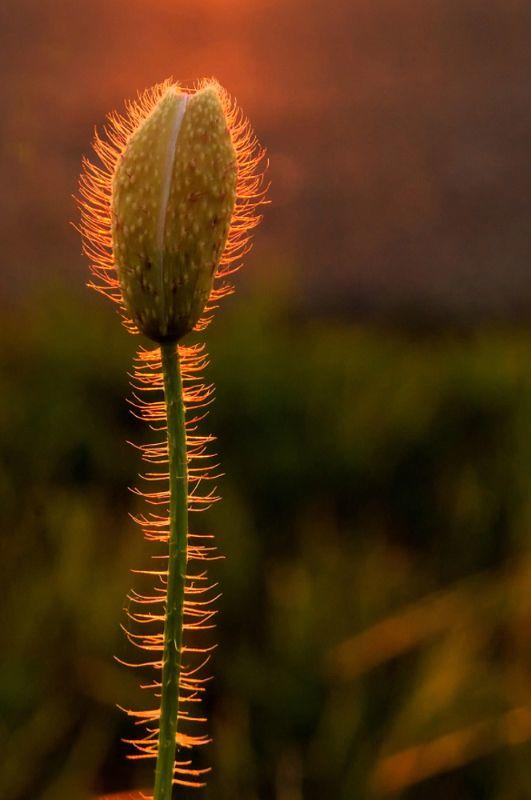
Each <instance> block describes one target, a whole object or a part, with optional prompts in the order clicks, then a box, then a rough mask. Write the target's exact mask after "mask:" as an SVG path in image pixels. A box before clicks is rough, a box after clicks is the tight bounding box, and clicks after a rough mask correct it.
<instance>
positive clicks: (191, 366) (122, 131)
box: [79, 81, 265, 786]
mask: <svg viewBox="0 0 531 800" xmlns="http://www.w3.org/2000/svg"><path fill="white" fill-rule="evenodd" d="M207 83H208V81H203V82H201V83H199V84H198V85H197V87H195V89H194V90H197V89H201V88H203V87H204V86H205V85H206V84H207ZM171 85H172V82H171V81H165V82H164V83H161V84H159V85H157V86H155V87H154V88H153V89H150V90H148V91H146V92H144V93H143V94H141V95H139V97H138V99H137V100H135V101H133V102H130V103H127V104H126V112H125V114H124V115H120V114H118V113H112V114H110V116H109V117H108V124H107V126H106V128H105V131H104V136H100V135H99V134H98V133H96V134H95V137H94V150H95V152H96V155H97V156H98V159H99V161H100V162H101V163H100V165H98V164H93V163H92V162H90V161H89V160H88V159H84V161H83V173H82V176H81V180H80V189H79V194H80V198H79V205H80V209H81V224H80V232H81V234H82V237H83V247H84V252H85V254H86V255H87V256H88V258H89V260H90V263H91V272H92V280H91V282H90V284H89V286H91V287H92V288H94V289H96V291H98V292H100V293H101V294H103V295H105V296H106V297H109V298H110V299H111V300H112V301H113V302H114V303H116V304H117V305H118V307H119V308H120V311H121V313H122V318H123V321H124V324H125V326H126V327H127V329H128V330H129V331H130V332H132V333H137V330H136V328H135V326H134V324H133V323H132V321H131V320H130V319H128V318H127V314H126V310H125V306H124V302H123V298H122V293H121V289H120V284H119V281H118V276H117V273H116V269H115V265H114V258H113V252H112V237H111V199H112V198H111V194H112V179H113V175H114V172H115V169H116V165H117V164H118V161H119V159H120V157H121V154H122V152H123V150H124V148H125V147H126V145H127V143H128V141H129V138H130V137H131V135H132V134H133V133H134V132H135V130H136V129H137V127H138V126H139V125H140V124H141V123H142V122H143V121H144V120H145V118H146V117H147V115H148V114H149V113H150V112H151V110H152V109H153V107H154V105H155V104H156V103H157V102H158V100H159V99H160V98H161V96H162V95H163V94H164V92H165V91H166V90H167V89H168V87H169V86H171ZM187 91H189V90H187ZM192 91H193V90H192ZM219 91H220V95H221V98H222V102H223V106H224V110H225V113H226V117H227V120H228V124H229V129H230V133H231V137H232V140H233V144H234V147H235V151H236V157H237V176H238V177H237V196H236V204H235V209H234V212H233V215H232V219H231V225H230V229H229V234H228V238H227V243H226V246H225V249H224V252H223V255H222V257H221V261H220V264H219V267H218V269H217V272H216V275H215V279H214V286H213V289H212V292H211V295H210V298H209V302H208V305H207V307H206V309H205V312H204V314H203V316H202V318H201V319H200V320H199V322H198V323H197V325H196V327H195V330H196V331H202V330H204V329H205V328H206V327H207V326H208V324H209V322H210V320H211V319H212V316H213V313H214V310H215V309H216V308H217V305H218V303H219V301H220V300H221V299H222V298H223V297H225V296H226V295H228V294H230V293H231V292H232V291H233V287H232V285H231V284H230V283H228V282H227V278H228V276H229V275H231V274H232V273H233V272H235V271H236V270H237V269H239V267H240V266H241V260H242V258H243V256H245V255H246V253H248V251H249V249H250V234H251V231H252V229H253V228H254V227H256V225H257V224H258V222H259V221H260V217H259V216H258V215H257V213H256V208H257V206H258V205H259V204H262V203H264V202H265V200H264V194H265V187H264V184H263V174H262V171H261V170H260V168H259V165H260V163H261V162H262V160H263V158H264V151H263V150H262V149H261V148H260V147H259V146H258V144H257V141H256V139H255V137H254V135H253V133H252V130H251V127H250V125H249V123H248V121H247V120H246V119H245V118H244V116H243V115H242V113H241V111H240V110H239V109H238V108H237V106H236V105H235V104H234V103H233V102H232V101H231V99H230V98H229V96H228V95H227V93H226V92H224V91H223V90H222V89H221V88H220V89H219ZM179 353H180V357H181V369H182V378H183V385H184V404H185V408H186V441H187V456H188V470H189V479H188V510H189V511H202V510H204V509H206V508H209V507H210V506H211V505H212V504H213V503H215V502H216V501H217V500H219V496H218V494H217V492H216V488H215V485H214V486H213V488H210V489H206V490H204V491H203V486H209V484H211V483H212V482H213V481H214V482H215V481H216V479H217V478H218V477H219V468H218V465H217V464H216V463H215V461H214V460H213V459H214V458H215V456H214V455H212V454H210V453H209V452H208V447H209V445H211V444H212V442H213V441H214V437H212V436H210V435H201V434H199V433H198V431H197V427H198V424H199V423H200V422H201V421H202V420H203V419H204V417H205V416H206V413H207V412H206V411H205V410H204V409H205V408H206V407H207V406H208V405H209V404H210V403H211V402H212V400H213V392H214V387H213V386H212V385H210V384H205V383H203V382H202V380H201V374H202V371H203V369H204V367H205V366H206V365H207V363H208V358H207V355H206V351H205V348H204V346H203V345H202V344H195V345H191V346H179ZM131 385H132V389H133V393H132V397H131V399H130V403H131V408H132V413H133V414H134V415H135V416H136V417H137V418H139V419H141V420H143V421H144V422H146V423H147V424H148V425H149V427H150V428H151V429H152V430H154V431H156V432H158V433H159V435H160V438H159V439H158V440H157V441H155V442H154V443H150V444H142V445H139V446H138V445H135V446H136V447H138V449H139V450H140V452H141V454H142V459H143V460H144V462H146V463H147V464H148V465H149V467H150V469H149V471H147V472H146V474H144V475H141V476H140V480H141V482H142V484H147V485H146V487H145V488H137V487H135V488H133V489H132V491H133V492H134V493H135V494H137V495H139V496H141V497H142V498H143V499H144V501H145V502H146V503H147V505H148V506H149V507H150V508H154V510H152V511H149V512H147V513H145V514H140V515H137V516H135V517H133V519H134V521H135V522H136V523H137V524H138V525H139V526H140V528H141V529H142V532H143V535H144V536H145V538H146V539H147V540H148V541H150V542H156V543H167V542H168V541H169V524H170V523H169V514H168V509H167V506H168V501H169V488H168V481H169V474H168V445H167V438H166V404H165V400H164V384H163V376H162V363H161V355H160V350H159V348H155V349H147V348H144V347H140V348H139V351H138V354H137V357H136V359H135V364H134V372H133V375H132V381H131ZM157 484H158V486H157ZM166 558H167V557H166V556H162V557H161V556H160V555H159V556H153V560H154V563H153V568H151V569H143V570H136V571H135V572H136V573H137V574H141V575H145V576H149V577H150V578H152V579H153V580H154V587H153V590H152V593H151V594H147V595H146V594H141V593H138V592H136V591H132V592H131V593H130V594H129V596H128V601H129V604H130V608H128V609H127V610H126V613H127V617H128V619H129V621H130V623H131V624H132V625H133V626H135V627H136V628H139V629H140V631H135V630H129V629H126V628H125V627H124V632H125V635H126V636H127V639H128V640H129V642H130V643H131V644H132V645H133V646H134V647H135V648H136V649H138V650H140V651H141V652H142V653H144V654H146V653H147V654H148V658H147V659H145V658H144V659H142V660H141V661H140V662H138V663H136V664H127V666H132V667H142V668H151V669H152V670H153V671H154V673H155V675H154V677H153V680H152V681H151V682H149V683H147V684H145V685H143V686H142V688H144V689H147V690H148V691H151V692H152V693H154V695H155V697H158V690H159V689H160V685H161V684H160V681H159V679H158V674H159V673H160V671H161V668H162V652H163V649H164V634H163V629H164V621H165V610H164V602H165V597H166V584H167V574H168V572H167V568H166ZM216 558H220V556H219V555H217V554H216V548H215V547H214V545H213V537H212V535H211V534H204V533H199V534H198V533H190V534H189V535H188V547H187V564H188V572H187V575H186V581H185V589H184V606H183V647H182V651H181V655H182V665H181V674H180V679H179V713H178V720H179V730H178V733H177V745H178V748H191V747H195V746H200V745H204V744H207V743H208V742H209V741H210V740H209V738H208V736H207V735H205V734H201V733H197V732H196V728H197V726H198V725H202V724H204V723H205V721H206V720H205V718H204V716H203V715H201V714H198V713H192V712H191V711H190V710H188V707H191V708H192V709H193V708H195V707H196V705H197V704H198V703H200V702H201V698H202V696H203V695H204V692H205V690H206V684H207V682H208V680H209V678H208V677H204V675H203V671H204V668H205V667H206V666H207V664H208V662H209V660H210V657H211V653H212V651H213V650H214V646H205V645H203V644H202V643H197V642H196V641H195V636H196V634H197V632H200V631H205V630H211V629H212V628H214V618H215V615H216V611H215V609H214V608H213V604H214V603H215V601H216V600H217V599H218V597H219V593H218V592H217V591H216V584H212V583H210V582H209V581H208V577H207V574H206V571H205V569H204V567H205V564H206V562H208V561H212V560H213V559H216ZM152 609H153V610H152ZM120 663H122V664H125V663H126V662H123V661H121V662H120ZM126 712H127V713H128V714H129V716H130V717H131V718H132V719H133V720H134V721H135V725H138V726H139V727H140V728H141V729H142V733H141V734H140V735H139V736H138V737H137V738H135V739H131V740H128V743H129V744H130V745H131V746H132V748H133V753H131V755H130V756H129V758H131V759H145V758H151V759H155V758H156V756H157V749H158V734H159V725H158V721H159V716H160V708H159V706H158V705H156V707H155V708H149V709H146V710H141V711H136V710H131V709H126ZM208 771H209V770H208V769H202V770H197V769H193V768H192V766H191V761H190V760H189V759H184V760H183V759H182V758H179V755H178V760H177V761H176V762H175V768H174V782H175V783H178V784H181V785H183V786H202V785H204V776H205V774H206V773H207V772H208Z"/></svg>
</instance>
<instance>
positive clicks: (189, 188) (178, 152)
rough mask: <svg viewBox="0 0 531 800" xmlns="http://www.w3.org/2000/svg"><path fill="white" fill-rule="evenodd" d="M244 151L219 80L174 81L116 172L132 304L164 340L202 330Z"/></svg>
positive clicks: (118, 259)
mask: <svg viewBox="0 0 531 800" xmlns="http://www.w3.org/2000/svg"><path fill="white" fill-rule="evenodd" d="M236 178H237V161H236V152H235V149H234V146H233V142H232V139H231V135H230V132H229V128H228V124H227V119H226V116H225V112H224V108H223V105H222V102H221V98H220V95H219V91H218V89H217V87H216V85H208V86H206V87H205V88H203V89H201V90H199V91H198V92H196V93H195V94H187V93H185V92H182V91H180V90H179V89H178V88H177V87H175V86H172V87H170V88H169V89H168V90H167V91H166V93H165V94H164V95H163V96H162V97H161V98H160V100H159V101H158V103H157V104H156V105H155V106H154V108H153V110H152V111H151V113H150V114H149V115H148V116H147V117H146V118H145V119H144V120H143V121H142V122H141V123H140V124H139V126H138V128H137V129H136V130H135V131H134V133H133V134H132V135H131V136H130V138H129V140H128V141H127V144H126V146H125V148H124V151H123V153H122V155H121V157H120V158H119V160H118V163H117V165H116V168H115V172H114V175H113V179H112V198H111V208H112V245H113V255H114V262H115V266H116V270H117V273H118V278H119V281H120V286H121V290H122V296H123V301H124V304H125V306H126V308H127V310H128V311H129V313H130V315H131V317H132V319H133V321H134V322H135V324H136V325H137V327H138V328H139V330H141V331H142V332H143V333H144V334H145V335H146V336H148V337H149V338H150V339H153V340H154V341H156V342H164V341H171V340H174V341H176V340H178V339H180V338H181V337H182V336H184V335H185V334H186V333H188V332H189V331H191V330H192V328H193V327H194V325H195V324H196V322H197V321H198V319H199V317H200V316H201V314H202V312H203V310H204V308H205V305H206V303H207V300H208V297H209V295H210V291H211V289H212V282H213V278H214V275H215V273H216V269H217V267H218V265H219V261H220V258H221V255H222V253H223V249H224V247H225V242H226V240H227V235H228V232H229V226H230V221H231V217H232V213H233V210H234V203H235V199H236Z"/></svg>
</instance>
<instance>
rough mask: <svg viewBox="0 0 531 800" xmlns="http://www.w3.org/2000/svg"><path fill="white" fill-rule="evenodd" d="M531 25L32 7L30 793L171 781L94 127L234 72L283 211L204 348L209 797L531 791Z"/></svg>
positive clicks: (23, 299) (1, 727)
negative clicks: (209, 457) (92, 265)
mask: <svg viewBox="0 0 531 800" xmlns="http://www.w3.org/2000/svg"><path fill="white" fill-rule="evenodd" d="M530 26H531V5H530V4H529V2H527V0H416V1H414V0H411V1H409V0H402V2H399V0H370V1H369V0H349V1H348V0H328V1H327V2H325V0H315V1H314V2H305V3H303V2H301V1H300V0H282V1H280V0H279V1H278V2H274V1H273V0H246V2H243V1H242V0H193V2H192V1H191V0H189V2H184V0H180V1H179V0H149V2H148V0H77V2H72V0H39V1H38V2H37V0H3V2H2V4H1V6H0V63H1V72H0V98H1V109H2V113H1V116H0V164H1V183H0V220H1V223H0V224H1V239H2V248H1V254H0V260H1V265H0V266H1V270H0V303H1V311H0V325H1V333H2V335H1V337H0V498H1V503H0V517H1V525H0V587H1V592H0V615H1V622H2V625H1V636H0V641H1V645H0V648H1V650H0V652H1V657H0V711H1V714H0V752H1V759H0V798H2V800H36V799H37V798H39V800H87V798H89V797H93V796H94V795H97V794H102V793H108V792H113V791H118V790H125V789H133V788H138V787H143V786H149V782H150V769H149V768H146V767H142V766H141V765H139V764H138V763H128V762H126V761H125V759H124V756H125V754H126V753H127V747H126V746H125V745H124V744H123V743H122V742H121V739H122V738H127V737H128V736H129V735H130V734H131V728H130V727H129V723H128V721H127V719H126V718H125V717H124V715H123V714H122V713H121V712H120V711H119V710H118V708H117V704H119V705H122V706H135V705H136V706H140V705H141V704H142V702H143V698H142V697H141V696H140V693H139V690H138V688H137V679H136V676H134V675H132V674H130V672H129V671H128V670H126V669H125V668H124V667H122V666H120V665H119V664H117V663H116V662H115V661H113V654H115V655H117V656H118V657H119V658H122V659H125V660H127V659H128V658H131V652H130V650H129V649H128V647H127V645H126V643H125V641H124V638H123V636H122V634H121V631H120V629H119V626H120V623H122V622H124V612H123V606H124V604H125V596H126V593H127V591H128V589H129V587H130V585H131V582H132V581H133V578H132V576H131V575H130V574H129V570H130V569H134V568H138V567H141V566H142V565H144V564H145V563H146V558H147V552H146V548H145V546H144V545H143V543H142V541H141V540H140V536H139V533H138V531H137V529H136V527H135V526H134V525H133V523H132V522H131V521H130V519H129V517H128V514H129V513H134V511H135V510H136V509H137V502H136V499H135V496H134V495H133V494H132V493H130V492H128V491H127V489H126V487H127V486H130V485H132V484H133V483H134V480H135V474H136V472H137V470H138V468H139V464H138V458H137V455H138V454H137V453H136V452H135V451H134V450H133V449H132V448H130V447H128V446H127V445H126V444H125V442H126V440H139V439H142V437H143V436H144V432H143V430H142V427H141V425H140V423H138V422H137V421H135V420H134V419H133V417H132V416H131V415H130V413H129V407H128V404H127V402H126V397H127V395H128V393H129V389H128V383H127V381H128V379H127V372H128V371H130V368H131V363H132V358H133V355H134V350H135V347H136V346H137V344H138V341H137V340H134V339H133V338H132V337H129V336H128V335H127V334H126V332H125V331H124V330H123V329H122V328H121V327H120V325H119V324H118V318H117V317H116V315H115V313H114V311H113V310H112V309H111V308H110V307H109V304H106V303H104V302H103V301H102V300H101V298H99V297H97V296H92V295H91V294H90V293H89V291H88V290H87V289H85V288H84V283H85V281H86V279H87V264H86V263H85V261H84V259H83V258H82V256H81V253H80V242H79V238H78V236H77V234H76V232H75V230H74V229H73V228H72V227H71V226H70V225H69V222H70V221H71V220H74V221H75V219H76V211H75V208H74V205H73V201H72V195H73V194H74V193H75V192H76V184H77V175H78V173H79V167H80V159H81V156H82V154H83V153H88V152H89V143H90V139H91V137H92V131H93V127H94V125H100V124H101V123H102V122H103V120H104V117H105V114H106V113H107V112H108V111H110V110H111V109H113V108H115V107H117V108H120V107H121V106H122V103H123V100H124V98H127V97H131V96H134V94H135V93H136V91H137V90H139V89H143V88H145V87H147V86H149V85H151V84H152V83H154V82H156V81H159V80H162V79H164V78H166V77H167V76H169V75H173V76H174V77H175V78H176V79H178V80H180V81H182V82H184V83H190V82H192V81H193V80H195V79H196V78H198V77H202V76H204V75H207V76H208V75H215V76H216V77H217V78H218V79H219V80H220V81H221V82H222V83H223V84H224V85H225V86H226V87H227V88H228V89H229V90H230V91H231V92H232V93H233V94H234V95H235V96H236V97H237V98H238V100H239V102H240V104H241V105H242V107H243V108H244V109H245V111H246V112H247V114H248V115H249V116H250V117H251V119H252V121H253V123H254V126H255V128H256V131H257V134H258V136H259V138H260V139H261V140H262V142H263V143H264V145H265V146H266V147H267V149H268V152H269V158H270V169H269V178H270V180H271V182H272V184H271V191H270V199H271V201H272V204H271V206H270V207H268V208H267V209H265V219H264V222H263V225H262V227H261V228H260V230H259V232H258V233H257V236H256V243H255V249H254V252H253V254H252V255H251V256H250V257H249V258H248V259H247V264H246V269H245V271H244V272H242V273H241V274H240V275H239V276H238V294H237V295H236V296H234V297H233V298H231V299H230V300H228V301H227V302H226V304H225V307H224V308H223V310H222V312H221V313H220V314H219V317H218V319H217V320H216V321H215V323H214V324H213V325H212V327H211V328H210V330H209V331H208V334H207V341H208V348H209V351H210V353H211V356H212V360H211V365H210V367H209V369H208V377H209V378H210V379H212V380H214V381H215V382H216V384H217V401H216V404H215V406H213V408H212V411H211V414H210V416H209V419H208V421H207V422H206V423H205V429H206V430H210V431H213V432H214V433H215V434H216V435H217V437H218V452H219V454H220V458H221V462H222V464H223V468H224V471H225V473H226V475H225V477H224V478H223V479H222V481H221V485H220V489H221V492H222V494H223V497H224V499H223V502H222V503H221V504H218V505H217V506H216V507H215V508H213V509H212V510H211V511H209V512H207V513H206V514H205V517H204V519H203V521H202V524H203V525H204V526H205V527H206V526H208V527H209V528H210V529H212V530H213V531H215V532H216V534H217V538H218V543H219V546H220V548H221V550H222V552H223V553H224V554H225V555H226V556H227V558H226V559H225V560H224V561H222V562H215V563H214V564H213V567H212V574H213V576H214V577H215V579H216V580H219V581H220V583H221V586H222V589H223V598H222V599H221V601H220V603H219V606H220V612H221V613H220V615H219V621H218V630H217V633H216V636H217V638H218V640H219V642H220V646H219V648H218V650H217V653H216V656H215V660H214V665H213V666H214V675H215V677H214V680H213V681H212V683H211V684H210V688H209V695H208V708H209V715H210V720H211V721H210V730H211V731H212V733H213V737H214V741H213V744H212V745H210V746H209V747H208V752H207V753H206V754H205V759H206V761H207V762H208V763H211V764H212V765H213V768H214V769H213V773H212V777H211V779H210V782H209V786H208V789H206V790H205V791H200V792H199V793H197V792H196V793H189V792H186V791H183V792H181V793H180V794H178V796H179V797H183V798H188V797H196V798H199V797H205V798H210V800H235V798H238V800H317V798H319V799H320V798H322V797H323V796H329V797H334V798H336V800H352V798H359V800H364V799H366V800H385V799H386V798H391V799H392V798H400V799H401V800H437V798H448V797H452V798H458V799H459V800H469V799H470V800H476V799H477V800H491V799H492V800H524V799H526V798H528V797H529V796H530V794H531V329H530V326H529V320H530V312H531V272H530V255H531V240H530V227H529V221H530V218H531V202H530V196H531V193H530V189H531V172H530V169H529V164H530V155H531V136H530V134H531V111H530V103H529V99H530V87H531V48H530V47H529V31H530V29H531V27H530Z"/></svg>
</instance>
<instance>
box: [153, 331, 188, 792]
mask: <svg viewBox="0 0 531 800" xmlns="http://www.w3.org/2000/svg"><path fill="white" fill-rule="evenodd" d="M160 351H161V356H162V372H163V375H164V396H165V399H166V415H167V422H168V460H169V473H170V539H169V559H168V590H167V597H166V620H165V624H164V653H163V660H162V689H161V701H160V733H159V748H158V755H157V766H156V769H155V789H154V795H153V800H171V796H172V785H173V767H174V761H175V750H176V734H177V715H178V711H179V675H180V671H181V647H182V630H183V603H184V583H185V575H186V555H187V540H188V474H187V461H186V432H185V426H184V402H183V384H182V376H181V365H180V359H179V349H178V347H177V345H176V344H175V343H174V342H171V343H167V344H163V345H161V348H160Z"/></svg>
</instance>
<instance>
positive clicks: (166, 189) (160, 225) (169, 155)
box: [155, 92, 190, 304]
mask: <svg viewBox="0 0 531 800" xmlns="http://www.w3.org/2000/svg"><path fill="white" fill-rule="evenodd" d="M189 97H190V95H188V94H186V92H182V93H181V96H180V98H179V99H180V101H181V102H180V103H178V104H177V107H176V109H175V115H174V118H173V120H172V125H171V130H170V135H169V137H168V149H167V151H166V159H165V162H164V168H163V171H162V187H161V200H160V207H159V217H158V219H157V228H156V234H155V247H156V249H157V250H158V251H159V253H161V259H162V253H163V251H164V232H165V229H166V214H167V212H168V202H169V199H170V189H171V178H172V175H173V166H174V164H175V155H176V152H177V138H178V136H179V132H180V130H181V125H182V122H183V119H184V114H185V112H186V108H187V106H188V100H189ZM160 266H161V269H160V292H161V298H162V303H163V304H164V291H163V282H164V265H163V264H162V263H161V265H160Z"/></svg>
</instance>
